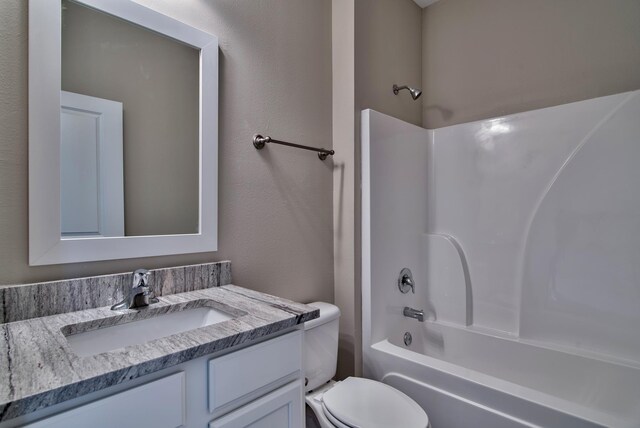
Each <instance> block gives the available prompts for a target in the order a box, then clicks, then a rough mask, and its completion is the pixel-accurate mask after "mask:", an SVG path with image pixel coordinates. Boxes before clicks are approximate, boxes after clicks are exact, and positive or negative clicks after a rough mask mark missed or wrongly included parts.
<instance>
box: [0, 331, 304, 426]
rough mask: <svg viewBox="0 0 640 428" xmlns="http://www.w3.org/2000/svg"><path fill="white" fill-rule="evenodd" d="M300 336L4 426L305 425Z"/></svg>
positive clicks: (203, 360)
mask: <svg viewBox="0 0 640 428" xmlns="http://www.w3.org/2000/svg"><path fill="white" fill-rule="evenodd" d="M303 334H304V331H303V330H295V331H293V332H290V333H287V334H284V335H281V336H278V337H275V338H272V339H269V340H266V341H263V342H260V343H258V344H255V345H251V346H248V347H245V348H243V349H240V350H237V351H234V352H231V353H227V354H224V355H220V354H214V355H209V356H204V357H200V358H197V359H195V360H192V361H188V362H186V363H183V364H179V365H177V366H174V367H170V368H167V369H164V370H160V371H159V372H156V373H152V374H150V375H146V376H143V377H140V378H138V379H134V380H131V381H128V382H125V383H123V384H120V385H117V386H114V387H110V388H107V389H105V390H102V391H98V392H95V393H92V394H89V395H88V396H84V397H80V398H76V399H73V400H69V401H66V402H64V403H61V404H58V405H54V406H50V407H48V408H46V409H44V410H40V411H37V412H34V413H32V414H29V415H26V416H23V417H20V418H16V419H14V420H10V421H7V422H4V423H0V428H9V427H17V426H26V427H29V428H62V427H64V428H84V427H91V428H111V427H118V428H146V427H149V428H175V427H187V428H196V427H198V428H207V427H208V428H242V427H252V428H302V427H304V417H303V415H304V400H303V394H304V389H303V380H302V379H303V375H302V373H303V371H302V346H303Z"/></svg>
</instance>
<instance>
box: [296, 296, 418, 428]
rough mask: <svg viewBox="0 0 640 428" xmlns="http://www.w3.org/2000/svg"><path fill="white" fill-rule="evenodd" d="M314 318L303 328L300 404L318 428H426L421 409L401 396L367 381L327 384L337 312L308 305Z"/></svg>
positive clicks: (331, 370) (333, 370) (334, 347)
mask: <svg viewBox="0 0 640 428" xmlns="http://www.w3.org/2000/svg"><path fill="white" fill-rule="evenodd" d="M309 306H312V307H315V308H318V309H320V317H319V318H316V319H314V320H311V321H307V322H306V323H305V324H304V329H305V339H304V358H305V393H306V395H305V401H306V403H307V404H308V405H309V407H311V409H312V410H313V412H314V413H315V415H316V418H317V419H318V422H319V423H320V426H321V427H322V428H336V427H337V428H354V427H358V428H360V427H363V428H394V427H398V428H427V427H428V426H429V418H428V416H427V414H426V413H425V411H424V410H423V409H422V408H421V407H420V406H419V405H418V403H416V402H415V401H413V400H412V399H411V398H410V397H409V396H407V395H406V394H404V393H402V392H400V391H398V390H397V389H395V388H393V387H391V386H389V385H386V384H384V383H382V382H378V381H375V380H370V379H363V378H357V377H349V378H347V379H345V380H343V381H340V382H335V381H333V380H331V379H332V378H333V376H334V375H335V374H336V364H337V361H338V325H339V318H340V310H339V309H338V308H337V307H336V306H334V305H331V304H329V303H324V302H314V303H310V304H309Z"/></svg>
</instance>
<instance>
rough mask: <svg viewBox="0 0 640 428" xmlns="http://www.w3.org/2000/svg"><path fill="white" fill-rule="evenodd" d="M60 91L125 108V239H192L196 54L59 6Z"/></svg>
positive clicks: (83, 10) (74, 6) (86, 11)
mask: <svg viewBox="0 0 640 428" xmlns="http://www.w3.org/2000/svg"><path fill="white" fill-rule="evenodd" d="M63 10H64V12H63V15H62V89H63V90H65V91H70V92H76V93H79V94H83V95H89V96H92V97H98V98H104V99H108V100H113V101H119V102H121V103H122V104H123V123H124V126H123V141H124V142H123V146H124V147H123V148H124V214H125V215H124V224H125V235H127V236H136V235H168V234H179V233H197V232H198V210H199V201H198V194H199V192H198V190H199V183H198V182H199V174H198V171H199V163H198V157H199V145H198V138H199V132H198V119H199V116H198V111H199V96H200V95H199V92H198V90H199V85H198V82H199V67H200V65H199V60H200V56H199V52H198V50H197V49H194V48H192V47H190V46H187V45H185V44H182V43H179V42H177V41H175V40H172V39H169V38H167V37H163V36H161V35H159V34H157V33H154V32H151V31H149V30H145V29H144V28H141V27H139V26H137V25H133V24H130V23H128V22H126V21H123V20H121V19H117V18H115V17H113V16H109V15H107V14H105V13H100V12H97V11H95V10H93V9H90V8H88V7H86V6H82V5H80V4H78V3H74V2H71V1H64V3H63Z"/></svg>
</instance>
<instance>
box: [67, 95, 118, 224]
mask: <svg viewBox="0 0 640 428" xmlns="http://www.w3.org/2000/svg"><path fill="white" fill-rule="evenodd" d="M60 124H61V147H60V198H61V199H60V202H61V206H60V210H61V228H62V229H61V230H62V236H64V237H73V236H124V186H123V181H124V180H123V166H124V165H123V164H124V160H123V148H122V103H119V102H116V101H111V100H105V99H102V98H96V97H90V96H87V95H81V94H75V93H72V92H66V91H61V93H60Z"/></svg>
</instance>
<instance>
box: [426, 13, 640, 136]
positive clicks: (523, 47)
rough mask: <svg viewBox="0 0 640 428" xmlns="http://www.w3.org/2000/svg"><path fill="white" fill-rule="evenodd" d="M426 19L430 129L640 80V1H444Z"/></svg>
mask: <svg viewBox="0 0 640 428" xmlns="http://www.w3.org/2000/svg"><path fill="white" fill-rule="evenodd" d="M422 23H423V29H422V41H423V46H422V49H423V50H422V52H423V56H422V59H423V66H422V72H423V75H422V85H423V86H424V95H423V98H424V103H423V105H424V109H423V115H422V119H423V126H425V127H427V128H438V127H442V126H446V125H452V124H456V123H463V122H469V121H473V120H479V119H485V118H490V117H495V116H501V115H507V114H511V113H515V112H519V111H526V110H532V109H537V108H543V107H548V106H553V105H558V104H564V103H568V102H573V101H579V100H584V99H588V98H594V97H600V96H604V95H609V94H614V93H618V92H624V91H630V90H635V89H640V1H638V0H613V1H603V0H537V1H531V0H483V1H478V0H440V1H439V2H437V3H435V4H433V5H431V6H429V7H427V8H425V9H424V10H423V12H422Z"/></svg>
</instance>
